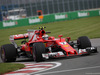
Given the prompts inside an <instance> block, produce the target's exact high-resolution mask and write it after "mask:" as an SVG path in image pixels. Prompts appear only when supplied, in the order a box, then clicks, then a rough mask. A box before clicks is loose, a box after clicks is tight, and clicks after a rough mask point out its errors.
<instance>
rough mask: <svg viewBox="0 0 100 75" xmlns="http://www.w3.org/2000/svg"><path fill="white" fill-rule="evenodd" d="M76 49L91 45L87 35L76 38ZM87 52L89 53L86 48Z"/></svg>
mask: <svg viewBox="0 0 100 75" xmlns="http://www.w3.org/2000/svg"><path fill="white" fill-rule="evenodd" d="M77 44H78V49H86V48H87V47H91V42H90V40H89V38H88V37H87V36H81V37H79V38H78V40H77ZM87 53H88V54H90V53H91V52H90V50H89V49H87Z"/></svg>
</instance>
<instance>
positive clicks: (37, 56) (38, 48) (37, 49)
mask: <svg viewBox="0 0 100 75" xmlns="http://www.w3.org/2000/svg"><path fill="white" fill-rule="evenodd" d="M42 53H45V45H44V44H43V43H42V42H38V43H34V44H33V59H34V61H36V62H40V61H43V57H42Z"/></svg>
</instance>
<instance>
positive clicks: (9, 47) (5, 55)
mask: <svg viewBox="0 0 100 75" xmlns="http://www.w3.org/2000/svg"><path fill="white" fill-rule="evenodd" d="M0 55H1V59H2V61H3V62H14V61H15V60H16V56H17V50H16V48H15V47H14V45H13V44H6V45H3V46H1V48H0Z"/></svg>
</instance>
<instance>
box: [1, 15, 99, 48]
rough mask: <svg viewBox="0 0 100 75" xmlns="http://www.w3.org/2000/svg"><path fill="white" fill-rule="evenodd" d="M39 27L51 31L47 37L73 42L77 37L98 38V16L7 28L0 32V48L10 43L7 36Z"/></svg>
mask: <svg viewBox="0 0 100 75" xmlns="http://www.w3.org/2000/svg"><path fill="white" fill-rule="evenodd" d="M40 26H46V27H47V28H46V29H45V30H46V31H51V34H49V36H55V37H58V35H59V34H62V35H63V37H71V38H72V39H73V40H75V39H77V38H78V37H79V36H88V37H89V38H100V16H96V17H89V18H81V19H75V20H67V21H60V22H52V23H46V24H39V25H29V26H23V27H16V28H9V29H2V30H0V46H1V45H3V44H7V43H10V42H9V36H10V35H14V34H21V33H27V29H36V28H38V27H40Z"/></svg>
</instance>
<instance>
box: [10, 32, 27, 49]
mask: <svg viewBox="0 0 100 75" xmlns="http://www.w3.org/2000/svg"><path fill="white" fill-rule="evenodd" d="M27 38H28V33H25V34H18V35H11V36H10V38H9V40H10V42H11V43H12V44H13V45H14V46H15V48H17V44H16V42H15V40H20V39H27Z"/></svg>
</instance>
